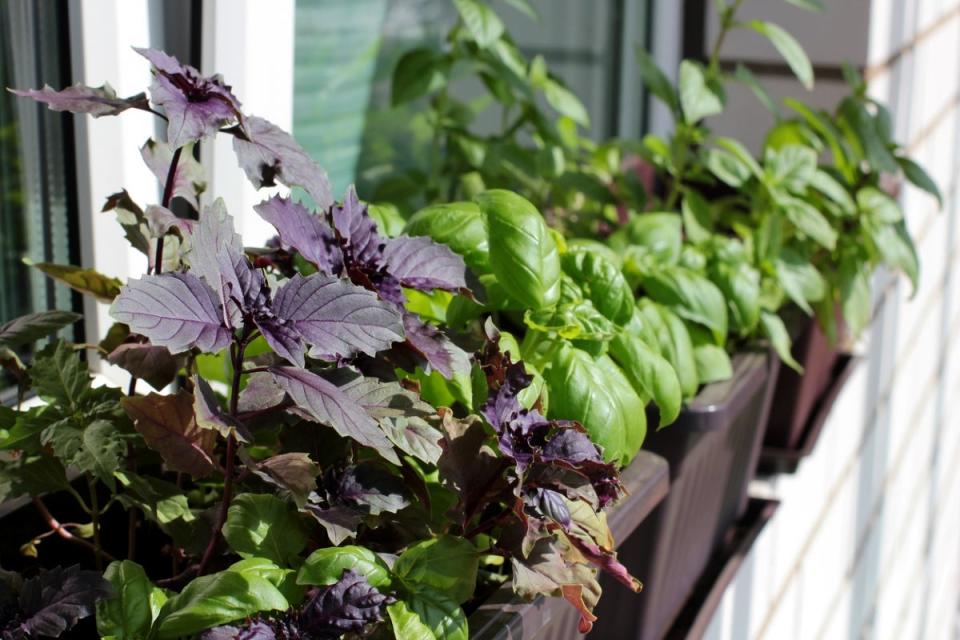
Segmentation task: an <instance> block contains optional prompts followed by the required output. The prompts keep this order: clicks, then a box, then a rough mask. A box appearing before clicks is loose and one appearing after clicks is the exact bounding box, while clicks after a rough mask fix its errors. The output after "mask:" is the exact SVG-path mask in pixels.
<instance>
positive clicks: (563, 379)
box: [543, 344, 626, 462]
mask: <svg viewBox="0 0 960 640" xmlns="http://www.w3.org/2000/svg"><path fill="white" fill-rule="evenodd" d="M543 378H544V381H545V382H546V384H547V389H548V390H549V394H550V411H549V412H548V415H549V417H550V418H555V419H560V420H576V421H578V422H579V423H580V424H582V425H583V426H584V428H585V429H586V430H587V433H588V434H589V435H590V439H591V440H593V442H595V443H596V444H597V445H598V446H600V447H601V448H602V449H603V457H604V459H605V460H607V462H615V461H619V460H621V459H622V458H623V457H624V455H625V454H626V445H625V434H624V416H623V413H622V410H621V406H620V403H619V401H618V400H617V398H616V394H615V392H614V391H613V389H611V388H610V387H609V386H608V385H605V384H603V383H602V382H598V381H603V380H604V373H603V370H602V368H601V367H600V366H599V365H597V363H596V361H595V360H594V359H593V357H592V356H591V355H590V354H588V353H587V352H585V351H581V350H580V349H577V348H574V347H572V346H570V345H568V344H561V345H560V348H559V349H558V350H557V353H556V355H555V357H554V359H553V362H552V363H550V365H549V366H548V367H547V368H546V369H545V370H544V372H543Z"/></svg>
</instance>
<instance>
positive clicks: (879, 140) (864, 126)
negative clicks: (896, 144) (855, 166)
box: [840, 97, 900, 173]
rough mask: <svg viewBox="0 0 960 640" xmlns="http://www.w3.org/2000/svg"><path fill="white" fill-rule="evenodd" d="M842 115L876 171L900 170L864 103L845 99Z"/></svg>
mask: <svg viewBox="0 0 960 640" xmlns="http://www.w3.org/2000/svg"><path fill="white" fill-rule="evenodd" d="M840 115H841V116H842V117H843V118H844V119H845V121H846V123H847V124H849V126H850V128H851V129H852V131H853V133H854V134H855V135H856V137H855V138H853V142H854V143H856V145H858V146H859V147H860V149H861V150H862V151H863V155H864V156H865V157H866V159H867V161H868V162H869V163H870V165H871V166H872V167H873V169H874V170H875V171H888V172H890V173H895V172H896V171H897V170H898V169H899V168H900V165H898V164H897V161H896V158H894V157H893V154H892V153H890V150H889V149H888V148H887V145H886V142H885V140H884V139H883V136H882V135H881V133H880V131H879V129H878V124H877V120H876V118H874V117H873V116H872V115H870V112H869V111H867V107H866V106H865V105H864V104H863V103H862V102H860V101H859V100H856V99H854V98H849V97H848V98H845V99H844V100H843V102H841V103H840Z"/></svg>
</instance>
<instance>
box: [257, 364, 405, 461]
mask: <svg viewBox="0 0 960 640" xmlns="http://www.w3.org/2000/svg"><path fill="white" fill-rule="evenodd" d="M270 372H271V373H272V374H273V376H274V378H275V379H276V381H277V383H278V384H279V385H280V386H281V387H283V389H284V391H286V392H287V394H289V396H290V398H291V399H292V400H293V403H294V404H295V405H296V407H297V408H298V409H299V410H300V411H299V412H298V413H299V414H300V415H302V416H304V417H306V418H308V419H310V420H312V421H314V422H319V423H320V424H325V425H328V426H330V427H333V429H334V430H336V432H337V433H339V434H340V435H342V436H344V437H348V438H353V439H354V440H356V441H357V442H359V443H360V444H362V445H364V446H367V447H370V448H372V449H375V450H376V451H377V452H378V453H380V455H382V456H383V457H384V458H386V459H387V460H389V461H390V462H392V463H394V464H397V465H399V464H400V459H399V458H398V457H397V454H396V452H394V450H393V445H392V443H391V442H390V440H389V439H388V438H387V436H386V435H384V433H383V431H382V430H381V429H380V426H379V425H378V424H377V421H376V420H374V419H373V418H372V417H370V416H369V415H368V414H367V412H366V411H365V410H364V408H363V407H362V406H360V405H359V404H358V403H357V402H356V401H355V400H353V399H351V398H350V397H349V396H348V395H346V394H345V393H344V392H343V391H341V390H340V389H339V388H337V387H336V386H334V385H333V384H332V383H330V382H329V381H327V380H325V379H324V378H322V377H320V376H318V375H317V374H315V373H311V372H310V371H306V370H305V369H294V368H292V367H272V368H271V369H270Z"/></svg>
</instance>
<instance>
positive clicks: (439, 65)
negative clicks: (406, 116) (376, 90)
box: [390, 47, 450, 106]
mask: <svg viewBox="0 0 960 640" xmlns="http://www.w3.org/2000/svg"><path fill="white" fill-rule="evenodd" d="M449 70H450V69H449V62H448V61H447V59H446V58H445V57H444V56H443V55H441V54H440V53H439V52H437V51H434V50H433V49H429V48H426V47H420V48H417V49H411V50H410V51H408V52H406V53H405V54H403V55H402V56H401V57H400V59H399V60H397V65H396V66H395V67H394V68H393V81H392V84H391V89H390V99H391V101H392V103H393V105H394V106H396V105H399V104H403V103H405V102H410V101H411V100H416V99H417V98H420V97H422V96H425V95H427V94H430V93H433V92H434V91H438V90H440V89H442V88H443V87H444V86H445V85H446V84H447V74H448V72H449Z"/></svg>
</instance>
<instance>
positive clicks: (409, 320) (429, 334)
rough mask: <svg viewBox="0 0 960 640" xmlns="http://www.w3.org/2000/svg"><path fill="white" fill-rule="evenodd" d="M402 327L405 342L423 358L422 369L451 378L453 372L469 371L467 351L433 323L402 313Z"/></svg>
mask: <svg viewBox="0 0 960 640" xmlns="http://www.w3.org/2000/svg"><path fill="white" fill-rule="evenodd" d="M403 329H404V333H405V334H406V336H407V342H408V343H409V344H410V346H411V347H413V348H414V350H416V352H417V353H418V354H419V355H420V356H422V357H423V359H424V363H423V364H424V365H425V366H424V369H425V370H426V371H427V373H429V372H430V371H431V370H432V369H436V370H437V371H439V372H440V373H441V374H442V375H443V376H444V377H446V378H452V377H453V375H454V374H455V373H467V372H469V371H470V358H469V356H468V355H467V353H466V352H465V351H464V350H463V349H461V348H460V347H458V346H457V345H455V344H453V342H451V341H450V338H448V337H447V336H446V335H444V334H443V333H442V332H441V331H440V330H439V329H438V328H436V327H435V326H433V325H430V324H427V323H425V322H424V321H423V320H421V319H420V318H419V317H417V316H415V315H413V314H412V313H405V314H403Z"/></svg>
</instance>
